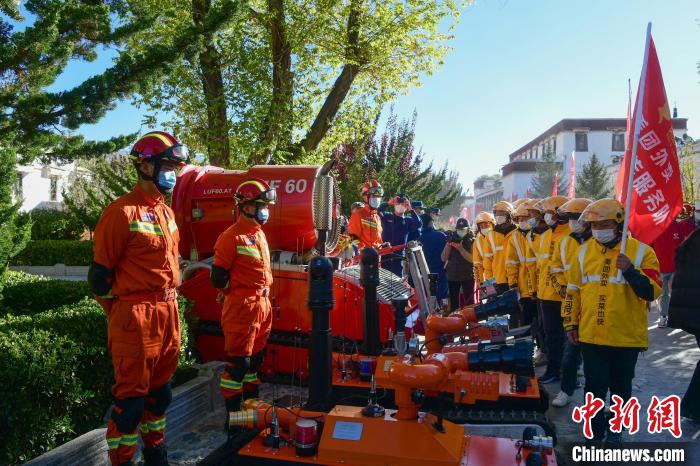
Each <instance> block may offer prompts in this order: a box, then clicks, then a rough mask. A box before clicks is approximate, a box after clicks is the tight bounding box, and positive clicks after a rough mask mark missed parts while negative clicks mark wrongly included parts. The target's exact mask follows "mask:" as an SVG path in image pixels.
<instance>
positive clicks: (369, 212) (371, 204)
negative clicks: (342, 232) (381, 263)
mask: <svg viewBox="0 0 700 466" xmlns="http://www.w3.org/2000/svg"><path fill="white" fill-rule="evenodd" d="M383 195H384V188H382V185H381V184H379V182H378V181H377V180H370V181H368V182H367V183H365V184H363V185H362V200H363V201H364V203H365V205H364V206H363V207H362V208H360V209H357V210H355V211H354V212H353V213H352V215H351V216H350V225H349V226H348V233H350V236H351V237H352V238H353V239H356V240H358V241H359V242H360V244H359V247H360V249H362V248H372V247H374V248H380V247H381V246H382V244H383V241H382V223H381V220H380V218H379V214H378V213H377V209H379V205H380V204H381V203H382V196H383Z"/></svg>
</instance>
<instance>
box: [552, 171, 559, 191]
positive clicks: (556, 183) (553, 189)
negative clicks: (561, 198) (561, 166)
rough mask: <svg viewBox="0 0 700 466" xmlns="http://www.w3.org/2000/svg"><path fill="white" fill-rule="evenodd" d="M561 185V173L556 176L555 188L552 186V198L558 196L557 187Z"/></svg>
mask: <svg viewBox="0 0 700 466" xmlns="http://www.w3.org/2000/svg"><path fill="white" fill-rule="evenodd" d="M558 184H559V173H557V174H556V175H554V186H552V196H556V195H557V185H558Z"/></svg>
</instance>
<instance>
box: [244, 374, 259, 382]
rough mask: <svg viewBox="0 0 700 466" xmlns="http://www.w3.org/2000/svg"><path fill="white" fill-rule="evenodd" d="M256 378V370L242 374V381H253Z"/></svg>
mask: <svg viewBox="0 0 700 466" xmlns="http://www.w3.org/2000/svg"><path fill="white" fill-rule="evenodd" d="M256 380H258V373H257V372H253V373H249V374H246V375H245V376H243V382H248V383H250V382H254V381H256Z"/></svg>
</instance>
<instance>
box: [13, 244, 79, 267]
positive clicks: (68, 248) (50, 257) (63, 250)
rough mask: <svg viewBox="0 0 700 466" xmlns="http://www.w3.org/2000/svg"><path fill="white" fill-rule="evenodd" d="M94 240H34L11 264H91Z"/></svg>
mask: <svg viewBox="0 0 700 466" xmlns="http://www.w3.org/2000/svg"><path fill="white" fill-rule="evenodd" d="M90 261H92V241H75V240H32V241H30V242H29V243H27V246H26V247H25V248H24V250H22V252H20V253H19V254H17V256H15V257H14V258H13V259H12V260H11V261H10V265H56V264H65V265H90Z"/></svg>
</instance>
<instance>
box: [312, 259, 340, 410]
mask: <svg viewBox="0 0 700 466" xmlns="http://www.w3.org/2000/svg"><path fill="white" fill-rule="evenodd" d="M333 305H334V299H333V264H332V263H331V261H330V260H329V259H328V258H327V257H324V256H320V257H314V258H313V259H311V262H309V300H308V306H309V310H310V311H311V335H310V336H309V401H308V403H307V407H308V408H309V409H313V410H316V411H328V410H330V408H331V403H332V398H333V392H332V388H333V387H332V376H333V374H332V372H331V367H332V359H333V355H332V351H333V344H332V334H331V324H330V312H331V310H333Z"/></svg>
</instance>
